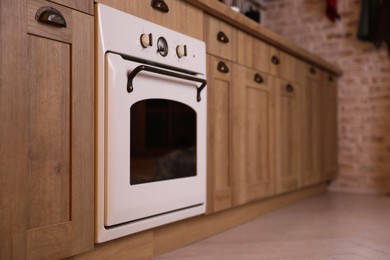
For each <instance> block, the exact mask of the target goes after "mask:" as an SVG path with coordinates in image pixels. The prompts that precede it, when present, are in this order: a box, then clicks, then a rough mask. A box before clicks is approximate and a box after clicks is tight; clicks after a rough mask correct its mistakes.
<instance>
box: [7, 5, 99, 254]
mask: <svg viewBox="0 0 390 260" xmlns="http://www.w3.org/2000/svg"><path fill="white" fill-rule="evenodd" d="M7 2H8V1H7ZM68 2H69V3H70V1H68ZM24 4H25V7H26V9H21V10H24V11H25V13H24V15H25V17H26V19H25V20H23V19H20V20H19V21H17V24H21V25H20V26H21V27H23V28H25V29H24V30H19V31H16V32H15V34H16V35H19V34H20V39H19V40H20V41H21V43H23V45H24V48H25V52H24V53H23V52H14V53H13V55H14V56H13V57H12V58H13V59H15V60H17V61H19V62H21V63H23V66H24V70H23V71H19V70H18V69H17V68H18V67H13V66H15V64H13V63H10V64H6V65H2V66H4V67H3V68H5V69H6V70H9V71H13V72H12V73H13V76H14V77H18V75H17V73H19V74H22V75H23V78H24V82H22V84H21V82H18V81H15V82H12V83H11V84H10V87H13V88H16V89H20V88H21V89H23V91H24V93H25V94H23V95H19V96H18V97H14V96H8V98H9V99H11V98H17V100H18V101H19V102H24V105H25V109H26V112H25V113H24V114H23V119H24V120H22V121H20V122H19V125H18V127H17V128H14V129H13V132H6V134H7V135H13V136H18V135H21V136H23V137H24V139H22V140H23V143H24V147H23V149H20V147H18V146H15V147H11V148H10V150H9V152H10V153H11V154H12V153H16V152H17V153H21V154H24V155H25V156H22V157H21V158H20V160H15V159H16V158H15V159H14V160H13V161H9V162H8V163H10V164H12V165H14V167H17V166H16V165H18V164H20V165H25V166H26V168H25V170H24V171H23V172H16V173H11V172H10V168H8V169H3V168H2V169H1V174H2V175H3V174H6V175H10V174H18V176H13V178H14V179H17V178H19V179H23V182H21V183H16V182H8V181H7V179H6V178H9V177H6V178H5V179H3V177H2V178H1V180H2V183H1V184H2V186H3V185H5V186H7V188H8V189H14V193H18V194H19V195H23V196H20V197H18V198H19V201H15V203H18V204H17V205H18V207H21V208H20V209H19V210H20V212H23V215H22V216H20V215H18V214H19V212H14V213H13V215H14V217H15V218H16V217H18V220H19V221H20V222H21V224H20V225H21V226H22V231H21V230H20V231H19V236H18V237H17V240H16V239H15V236H14V234H7V235H6V236H5V237H4V236H2V239H1V241H0V244H2V245H1V247H2V248H3V244H4V243H6V242H3V241H5V240H8V239H7V237H8V236H10V235H11V236H14V237H13V238H12V239H13V243H12V244H8V246H7V250H6V251H2V253H1V257H2V259H3V257H4V259H24V258H26V259H59V258H65V257H68V256H71V255H74V254H78V253H81V252H84V251H87V250H89V249H92V248H93V246H94V223H93V219H94V206H93V205H94V74H93V73H94V71H93V55H94V51H93V46H94V43H93V40H94V35H93V17H92V16H90V15H87V14H85V13H82V12H79V11H76V10H73V9H70V8H67V7H64V6H62V5H58V4H55V3H52V2H48V1H42V0H31V1H27V2H25V3H24ZM43 6H48V7H51V8H55V9H56V10H57V11H59V12H60V13H61V14H62V15H63V17H64V19H65V21H66V27H63V28H59V27H55V26H51V25H47V24H45V23H42V22H38V21H37V20H36V19H35V14H36V12H37V10H38V9H39V8H41V7H43ZM14 10H15V9H14ZM14 10H10V11H14ZM1 22H3V21H1ZM2 26H3V24H2ZM4 26H5V28H6V29H7V28H8V27H7V25H4ZM3 28H4V27H3ZM22 34H23V35H22ZM1 51H3V52H4V50H1ZM4 55H6V53H4ZM18 66H19V65H18ZM2 83H3V82H2ZM9 93H11V92H8V93H7V94H6V95H9ZM8 104H12V103H8ZM5 124H8V122H7V121H5ZM5 129H8V130H6V131H9V130H10V129H9V128H8V127H7V126H6V127H5ZM3 170H5V172H3ZM11 171H12V170H11ZM3 181H4V182H3ZM5 195H6V196H7V197H8V199H9V200H12V198H13V196H12V195H10V194H5ZM19 202H21V203H19ZM22 207H23V208H22ZM7 210H12V208H10V209H7ZM1 211H3V209H2V210H1ZM12 223H13V220H12V219H10V218H1V219H0V225H1V229H3V227H4V226H7V225H12ZM16 250H18V251H21V252H22V253H21V255H20V256H18V257H16V255H17V254H15V251H16ZM12 251H13V252H14V253H11V252H12Z"/></svg>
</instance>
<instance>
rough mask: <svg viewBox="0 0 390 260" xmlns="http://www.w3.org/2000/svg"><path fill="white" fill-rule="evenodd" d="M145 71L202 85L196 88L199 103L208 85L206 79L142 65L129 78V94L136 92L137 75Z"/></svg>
mask: <svg viewBox="0 0 390 260" xmlns="http://www.w3.org/2000/svg"><path fill="white" fill-rule="evenodd" d="M143 70H144V71H149V72H153V73H157V74H161V75H165V76H169V77H174V78H179V79H185V80H190V81H195V82H200V83H202V85H200V87H196V89H197V93H196V100H197V101H198V102H200V101H201V97H200V93H201V92H202V90H203V89H204V88H205V87H206V84H207V81H206V80H205V79H201V78H196V77H192V76H188V75H183V74H179V73H175V72H172V71H168V70H162V69H158V68H154V67H150V66H146V65H141V66H138V67H136V68H135V69H134V70H133V71H132V72H131V73H130V74H129V75H128V76H127V92H129V93H131V92H133V90H134V87H133V80H134V78H135V77H136V76H137V74H138V73H140V72H141V71H143Z"/></svg>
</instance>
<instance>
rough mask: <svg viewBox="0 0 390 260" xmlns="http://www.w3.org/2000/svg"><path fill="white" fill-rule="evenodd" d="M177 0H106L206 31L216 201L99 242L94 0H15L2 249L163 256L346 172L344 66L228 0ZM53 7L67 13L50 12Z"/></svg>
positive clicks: (9, 32) (8, 21)
mask: <svg viewBox="0 0 390 260" xmlns="http://www.w3.org/2000/svg"><path fill="white" fill-rule="evenodd" d="M165 1H166V3H167V4H168V6H169V8H170V11H169V12H168V13H161V12H159V11H156V10H155V9H153V8H151V6H150V1H144V0H142V1H141V0H140V1H138V0H137V1H122V0H97V1H96V2H101V3H104V4H107V5H110V6H113V7H115V8H117V9H121V10H122V11H126V12H129V13H131V14H133V15H136V16H139V17H141V18H144V19H147V20H150V21H152V22H154V23H158V24H160V25H163V26H166V27H169V28H171V29H174V30H177V31H180V32H182V33H185V34H188V35H190V36H192V37H195V38H198V39H203V40H205V41H206V45H207V48H206V49H207V52H208V54H209V55H207V63H208V64H207V66H208V74H207V79H208V84H207V89H208V130H207V131H208V133H207V134H208V147H207V149H208V150H207V162H208V165H207V171H208V180H207V181H208V184H207V185H208V187H207V197H208V198H207V212H208V213H209V214H208V215H207V216H200V217H195V218H192V219H191V220H185V221H181V222H177V223H172V224H170V225H166V226H164V227H160V228H157V229H152V230H148V231H146V232H145V233H139V234H137V235H134V236H129V237H126V238H123V239H120V240H118V241H112V242H109V243H106V244H103V245H99V246H97V245H95V244H94V174H95V173H94V152H95V151H94V149H95V148H94V124H95V122H94V75H93V66H94V65H93V64H94V58H93V57H94V46H95V45H94V42H93V40H94V35H93V32H94V17H93V16H92V15H94V10H93V1H90V0H85V1H76V0H51V1H43V0H28V1H27V0H20V1H12V0H2V1H1V4H0V5H1V8H0V26H1V30H0V46H1V49H0V52H1V54H2V60H3V62H2V63H1V64H0V67H1V69H0V82H1V88H0V104H1V107H2V111H3V112H2V113H1V114H0V121H1V122H2V126H1V128H0V144H1V146H0V185H1V186H2V188H1V189H0V204H1V208H0V232H1V233H0V237H1V238H2V239H0V252H1V253H0V258H1V259H62V258H66V257H70V256H73V258H72V259H92V258H96V257H99V256H102V255H101V254H100V252H101V250H103V251H104V250H107V251H106V254H107V255H109V256H110V257H113V258H115V257H117V256H118V255H120V254H122V253H123V254H124V255H126V256H127V255H129V253H128V252H132V251H137V252H138V253H145V255H146V254H147V255H148V256H150V255H152V254H153V251H154V250H156V249H155V248H157V251H154V252H160V253H161V252H163V251H164V250H162V249H161V248H170V249H173V248H174V247H177V245H183V244H184V243H190V242H192V241H194V240H195V239H199V238H201V237H205V236H209V235H211V234H214V233H215V232H220V231H222V230H223V229H225V228H228V227H231V226H234V225H236V224H237V223H240V221H242V219H244V218H245V219H246V220H249V218H246V217H247V216H249V215H250V216H253V217H254V216H259V215H261V214H263V211H267V210H269V209H270V208H274V207H275V205H282V204H284V203H286V202H287V201H290V202H291V201H292V199H291V198H292V197H291V196H290V195H291V194H293V195H292V196H295V197H294V198H295V200H298V199H297V198H301V197H302V196H301V194H303V193H305V194H311V195H306V196H312V195H313V194H317V193H318V192H319V189H318V188H316V185H315V184H316V183H324V182H326V181H328V180H330V179H332V178H334V176H335V174H336V172H337V80H336V77H337V75H339V74H340V73H341V71H340V70H339V69H337V68H335V67H334V66H333V65H331V64H327V63H326V62H324V61H322V60H320V59H319V58H317V57H315V56H314V55H312V54H309V53H307V52H305V51H303V50H301V49H300V48H299V47H297V46H295V47H294V46H293V45H292V44H290V42H288V41H285V40H284V39H283V38H282V37H280V36H277V35H276V34H275V33H272V32H270V31H268V30H267V29H266V28H263V27H261V26H260V25H258V24H256V23H253V22H252V21H250V22H249V20H246V19H247V18H245V17H244V16H242V15H240V14H236V13H234V12H230V11H231V10H230V8H228V7H226V6H225V5H222V4H221V3H219V2H218V1H205V0H196V1H193V0H191V1H189V0H186V1H181V0H165ZM43 6H49V7H54V8H55V9H57V10H59V11H60V12H61V14H62V15H63V16H64V18H65V20H66V23H67V26H66V27H65V28H56V27H52V26H49V25H45V24H42V23H39V22H37V21H36V20H35V14H36V12H37V10H38V9H39V8H41V7H43ZM178 14H179V15H178ZM183 17H185V19H183ZM194 25H196V26H194ZM202 25H204V26H202ZM219 32H222V34H220V33H219ZM218 36H219V37H218ZM221 62H223V64H224V65H225V66H222V65H221ZM218 67H219V69H218ZM311 67H314V68H315V70H316V73H315V74H313V73H311V70H310V68H311ZM226 68H228V70H229V72H227V70H226ZM256 74H259V75H260V76H261V78H262V80H263V81H262V83H259V82H257V81H256V78H255V77H256ZM309 185H311V186H312V187H309V188H307V189H301V190H299V189H300V188H305V187H307V186H309ZM298 190H299V191H298ZM309 190H310V192H307V191H309ZM287 192H291V193H287ZM306 192H307V193H306ZM281 193H285V195H283V196H275V195H279V194H281ZM263 198H270V199H267V200H266V202H265V203H263V202H262V200H261V199H263ZM238 205H240V206H241V207H236V208H235V209H232V208H233V207H235V206H238ZM270 205H271V206H270ZM221 211H223V212H221ZM213 212H219V213H218V214H211V213H213ZM237 212H239V213H237ZM254 212H256V214H255V213H254ZM226 216H228V217H226ZM243 216H244V217H243ZM227 219H228V220H227ZM210 221H211V222H210ZM188 223H192V226H190V229H191V230H189V232H186V239H185V242H182V241H183V239H182V234H183V230H186V231H187V229H188ZM210 223H214V224H213V225H210ZM221 223H222V224H223V225H222V224H221ZM226 223H229V224H226ZM220 224H221V225H220ZM200 226H201V227H202V230H201V231H200V228H199V227H200ZM210 226H212V228H210ZM172 230H178V231H176V232H175V231H174V232H172ZM200 233H201V234H202V235H199V234H200ZM138 235H139V236H138ZM136 238H138V239H139V240H137V239H136ZM167 238H174V239H175V241H176V242H171V241H172V240H171V239H167ZM134 239H136V240H137V241H138V242H137V243H136V244H134V243H132V242H131V241H133V242H134ZM129 241H130V243H128V242H129ZM167 241H168V242H169V243H168V242H167ZM178 241H179V242H178ZM175 243H176V244H175ZM85 251H89V252H87V253H85V254H80V253H81V252H85ZM125 252H126V253H125ZM135 254H137V253H136V252H135ZM76 255H77V256H76Z"/></svg>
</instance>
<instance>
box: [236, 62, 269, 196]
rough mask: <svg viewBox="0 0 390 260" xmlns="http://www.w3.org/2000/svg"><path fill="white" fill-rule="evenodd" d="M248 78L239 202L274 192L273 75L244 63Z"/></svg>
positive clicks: (244, 105)
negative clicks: (250, 67)
mask: <svg viewBox="0 0 390 260" xmlns="http://www.w3.org/2000/svg"><path fill="white" fill-rule="evenodd" d="M240 75H244V76H245V78H244V80H243V81H242V82H244V84H243V86H242V91H243V92H244V95H243V99H244V102H242V106H243V108H244V111H243V112H244V113H243V114H242V116H243V117H244V118H245V121H244V123H245V124H244V127H245V129H244V130H245V132H244V134H245V138H244V139H243V140H242V141H243V142H245V155H244V156H243V157H241V160H242V161H244V162H245V165H244V166H245V171H244V174H241V175H239V176H241V178H240V180H239V181H238V182H237V183H238V185H240V190H239V192H238V193H237V195H236V194H235V195H236V196H238V198H239V200H238V202H239V203H245V202H249V201H254V200H257V199H261V198H265V197H268V196H271V195H272V194H273V193H274V170H275V169H274V162H275V161H274V159H275V150H274V147H275V145H274V131H275V128H274V119H275V113H274V112H275V111H274V108H275V104H274V102H275V93H274V88H273V86H272V78H271V77H270V76H268V75H267V74H264V73H260V72H258V71H255V70H250V69H246V68H244V67H240Z"/></svg>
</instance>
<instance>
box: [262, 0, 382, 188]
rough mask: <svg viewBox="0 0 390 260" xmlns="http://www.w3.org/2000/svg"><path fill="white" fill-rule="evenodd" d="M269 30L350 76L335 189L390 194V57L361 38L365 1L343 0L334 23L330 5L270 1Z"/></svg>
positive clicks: (344, 83) (345, 81)
mask: <svg viewBox="0 0 390 260" xmlns="http://www.w3.org/2000/svg"><path fill="white" fill-rule="evenodd" d="M268 2H269V3H270V4H269V8H268V9H267V11H265V12H263V13H262V16H263V21H262V23H263V25H265V26H266V27H268V28H270V29H271V30H273V31H275V32H277V33H279V34H281V35H283V36H285V37H286V38H288V39H290V40H292V41H294V42H296V43H297V44H298V45H300V46H302V47H303V48H305V49H307V50H309V51H311V52H313V53H315V54H317V55H319V56H320V57H322V58H323V59H325V60H327V61H329V62H332V63H334V64H336V65H338V66H339V67H340V68H342V69H343V71H344V76H343V77H342V78H341V79H340V80H339V93H338V96H339V108H338V111H339V177H338V178H337V180H336V181H335V182H334V183H333V184H332V186H331V188H332V189H333V190H344V191H352V192H363V193H365V192H368V193H378V192H379V193H389V192H390V57H389V56H388V54H387V49H386V47H385V46H383V47H382V48H381V49H380V50H378V49H377V48H375V47H374V46H373V45H372V44H371V43H367V42H362V41H359V40H357V39H356V32H357V27H358V23H359V14H360V0H339V1H338V4H339V12H340V15H341V16H342V20H341V21H339V22H336V23H332V22H330V21H329V20H328V19H327V18H326V16H325V14H324V10H325V2H326V1H325V0H277V1H268Z"/></svg>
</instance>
